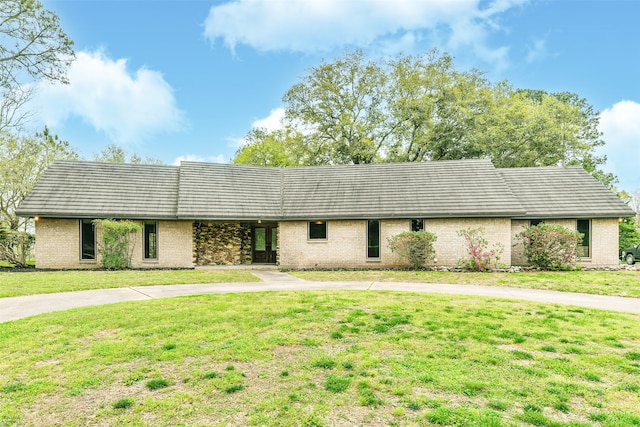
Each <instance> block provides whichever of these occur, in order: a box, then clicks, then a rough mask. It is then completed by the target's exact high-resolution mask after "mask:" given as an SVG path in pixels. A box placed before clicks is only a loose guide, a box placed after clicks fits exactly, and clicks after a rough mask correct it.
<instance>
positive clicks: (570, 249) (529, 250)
mask: <svg viewBox="0 0 640 427" xmlns="http://www.w3.org/2000/svg"><path fill="white" fill-rule="evenodd" d="M517 237H518V238H519V239H520V240H522V241H523V243H524V254H525V256H526V257H527V260H528V261H529V263H530V264H531V265H533V266H535V267H539V268H544V269H548V270H566V269H569V268H573V267H574V266H575V262H576V256H577V251H578V244H579V243H580V242H581V241H582V233H578V232H577V231H573V230H569V229H568V228H566V227H563V226H561V225H556V224H539V225H535V226H533V227H528V228H527V229H525V230H524V231H523V232H521V233H519V234H518V236H517Z"/></svg>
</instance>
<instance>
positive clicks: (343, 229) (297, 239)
mask: <svg viewBox="0 0 640 427" xmlns="http://www.w3.org/2000/svg"><path fill="white" fill-rule="evenodd" d="M424 224H425V230H427V231H430V232H432V233H435V234H436V236H437V237H438V240H437V241H436V242H435V244H434V247H435V250H436V257H437V258H436V259H437V262H436V263H435V264H434V265H443V266H444V265H446V266H453V265H456V264H457V262H458V260H459V259H461V258H464V257H465V256H466V246H465V242H464V239H463V238H462V237H460V236H458V235H457V231H458V230H461V229H466V228H477V227H484V229H485V236H486V238H487V239H488V240H489V245H490V246H492V245H493V244H495V243H500V244H502V245H503V246H504V248H505V252H504V254H503V257H502V259H501V262H503V263H506V264H508V263H510V262H511V253H510V251H509V250H508V248H509V246H510V239H511V235H510V233H511V220H510V219H509V218H497V219H494V218H492V219H459V218H458V219H427V220H425V222H424ZM307 227H308V225H307V221H283V222H280V228H279V233H280V252H279V254H280V266H281V267H283V268H390V267H405V266H407V264H406V263H403V262H402V261H401V260H400V259H399V258H398V256H397V255H396V254H394V253H392V252H391V250H390V249H389V247H388V246H387V239H388V238H389V237H391V236H394V235H396V234H399V233H401V232H403V231H410V229H411V220H409V219H400V220H381V221H380V246H381V247H380V258H379V259H375V260H372V259H367V221H365V220H338V221H327V239H326V240H309V239H308V237H307V236H308V231H307Z"/></svg>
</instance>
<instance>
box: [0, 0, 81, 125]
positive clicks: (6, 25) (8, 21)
mask: <svg viewBox="0 0 640 427" xmlns="http://www.w3.org/2000/svg"><path fill="white" fill-rule="evenodd" d="M73 59H74V52H73V41H72V40H71V39H70V38H69V37H68V36H67V35H66V34H65V32H64V31H63V30H62V28H61V27H60V20H59V19H58V16H57V15H56V14H55V13H53V12H51V11H49V10H46V9H45V8H44V7H43V6H42V3H40V1H38V0H2V1H1V2H0V97H1V98H0V99H1V101H0V131H2V130H6V129H10V128H15V127H19V126H20V125H22V124H23V121H24V120H25V119H26V117H27V116H28V112H27V111H25V109H24V106H25V104H26V102H27V101H28V100H29V99H30V97H31V95H32V88H31V86H30V85H29V83H31V82H33V81H37V80H40V79H46V80H49V81H58V82H63V83H67V78H66V71H67V68H68V67H69V65H71V62H72V61H73Z"/></svg>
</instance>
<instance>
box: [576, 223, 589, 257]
mask: <svg viewBox="0 0 640 427" xmlns="http://www.w3.org/2000/svg"><path fill="white" fill-rule="evenodd" d="M576 228H577V230H578V233H582V234H583V237H582V242H580V244H579V245H578V256H579V257H588V256H590V251H589V247H590V246H591V245H590V243H591V221H590V220H588V219H579V220H578V221H577V226H576Z"/></svg>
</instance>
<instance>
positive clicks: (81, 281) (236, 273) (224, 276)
mask: <svg viewBox="0 0 640 427" xmlns="http://www.w3.org/2000/svg"><path fill="white" fill-rule="evenodd" d="M257 281H260V280H259V279H258V278H257V277H256V276H254V275H253V274H251V273H250V272H248V271H243V270H123V271H91V270H86V271H77V270H74V271H29V272H12V271H1V270H0V298H4V297H12V296H19V295H33V294H49V293H54V292H68V291H83V290H87V289H105V288H124V287H127V286H150V285H174V284H197V283H224V282H257ZM0 426H1V424H0Z"/></svg>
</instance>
